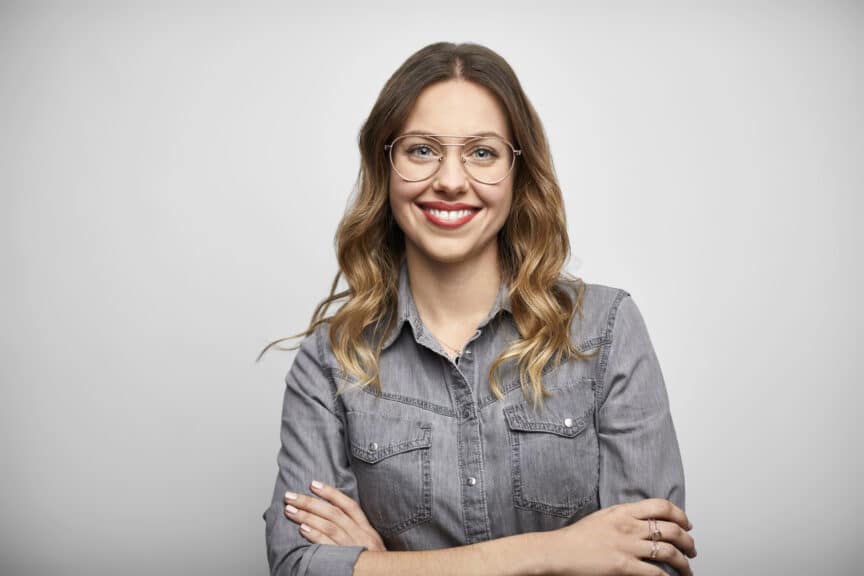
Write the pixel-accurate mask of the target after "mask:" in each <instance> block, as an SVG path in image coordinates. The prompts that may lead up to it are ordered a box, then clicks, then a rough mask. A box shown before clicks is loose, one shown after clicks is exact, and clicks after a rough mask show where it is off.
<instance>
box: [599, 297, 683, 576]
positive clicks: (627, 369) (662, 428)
mask: <svg viewBox="0 0 864 576" xmlns="http://www.w3.org/2000/svg"><path fill="white" fill-rule="evenodd" d="M610 323H611V324H612V325H613V329H612V343H611V344H610V346H609V349H608V352H607V354H608V357H607V359H606V360H607V362H606V369H605V375H604V376H603V378H602V380H601V381H602V382H603V383H604V387H603V389H602V390H601V392H600V397H599V398H598V400H597V402H598V410H597V418H598V431H599V438H600V440H599V441H600V506H601V508H605V507H607V506H611V505H613V504H619V503H623V502H633V501H636V500H641V499H643V498H665V499H667V500H670V501H671V502H673V503H674V504H676V505H677V506H678V507H679V508H681V509H682V510H684V469H683V467H682V463H681V454H680V451H679V448H678V440H677V438H676V436H675V428H674V426H673V424H672V416H671V414H670V412H669V401H668V397H667V394H666V386H665V383H664V381H663V375H662V373H661V371H660V365H659V363H658V361H657V357H656V355H655V354H654V349H653V346H652V345H651V341H650V339H649V337H648V331H647V329H646V327H645V322H644V321H643V319H642V315H641V313H640V312H639V309H638V308H637V306H636V304H635V303H634V302H633V299H632V298H631V297H630V296H629V295H624V297H623V299H621V300H620V303H619V305H618V307H617V310H616V309H614V308H613V311H612V315H611V317H610ZM659 565H660V567H662V568H663V570H665V571H666V572H667V573H669V574H673V575H675V574H676V572H675V570H674V569H673V568H671V567H669V566H668V565H667V564H659Z"/></svg>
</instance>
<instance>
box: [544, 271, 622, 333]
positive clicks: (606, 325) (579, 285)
mask: <svg viewBox="0 0 864 576" xmlns="http://www.w3.org/2000/svg"><path fill="white" fill-rule="evenodd" d="M558 285H559V286H560V287H561V288H562V289H563V290H564V291H565V292H566V293H567V294H568V295H569V296H570V298H571V300H573V301H578V303H579V304H578V308H577V309H576V311H575V312H574V317H573V322H572V324H571V335H572V336H573V339H574V342H577V343H578V344H579V346H580V347H584V348H590V347H593V346H598V345H602V344H608V343H609V342H610V341H611V339H612V334H613V331H614V327H615V322H616V319H617V317H618V315H619V314H620V313H621V311H622V310H624V309H626V308H628V304H626V302H631V303H632V298H631V297H630V293H629V292H628V291H627V290H624V289H623V288H618V287H614V286H608V285H605V284H598V283H592V282H585V281H583V280H581V279H577V280H576V281H575V282H574V281H573V279H572V278H564V277H563V276H562V278H561V279H560V280H559V284H558Z"/></svg>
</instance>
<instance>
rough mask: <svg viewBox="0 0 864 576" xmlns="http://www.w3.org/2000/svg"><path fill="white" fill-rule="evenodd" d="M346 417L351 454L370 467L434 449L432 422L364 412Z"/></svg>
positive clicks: (352, 413)
mask: <svg viewBox="0 0 864 576" xmlns="http://www.w3.org/2000/svg"><path fill="white" fill-rule="evenodd" d="M346 417H347V419H348V433H349V436H350V439H351V440H350V442H351V454H352V455H353V456H354V457H355V458H359V459H360V460H363V461H364V462H368V463H369V464H375V463H377V462H380V461H381V460H384V459H386V458H389V457H391V456H394V455H396V454H402V453H403V452H410V451H411V450H417V449H419V448H428V447H429V446H431V445H432V424H431V423H429V422H420V421H418V420H400V419H397V418H390V417H387V416H380V415H378V414H366V413H363V412H348V413H347V414H346Z"/></svg>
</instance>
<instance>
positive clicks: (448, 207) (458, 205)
mask: <svg viewBox="0 0 864 576" xmlns="http://www.w3.org/2000/svg"><path fill="white" fill-rule="evenodd" d="M417 205H418V206H420V207H421V208H435V209H436V210H480V207H479V206H472V205H470V204H463V203H461V202H457V203H456V204H447V203H446V202H418V203H417Z"/></svg>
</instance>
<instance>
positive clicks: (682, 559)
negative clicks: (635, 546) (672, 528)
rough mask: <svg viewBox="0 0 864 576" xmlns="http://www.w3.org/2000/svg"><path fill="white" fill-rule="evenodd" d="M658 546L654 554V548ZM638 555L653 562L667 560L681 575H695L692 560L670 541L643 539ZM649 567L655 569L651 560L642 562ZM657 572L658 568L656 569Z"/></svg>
mask: <svg viewBox="0 0 864 576" xmlns="http://www.w3.org/2000/svg"><path fill="white" fill-rule="evenodd" d="M655 546H656V548H657V552H656V554H652V550H653V549H654V547H655ZM637 557H639V558H642V559H643V560H651V561H653V562H665V563H666V564H669V565H670V566H672V567H673V568H675V570H676V571H677V572H678V574H679V575H680V576H693V570H691V569H690V561H689V560H687V557H686V556H684V554H682V553H681V551H680V550H679V549H678V548H676V547H675V546H673V545H672V544H670V543H669V542H663V541H658V542H652V541H650V540H647V541H646V540H643V541H641V542H639V551H638V552H637ZM641 564H643V565H645V566H646V567H648V568H649V569H655V568H656V567H652V565H651V564H650V563H649V562H641ZM655 572H656V570H655Z"/></svg>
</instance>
